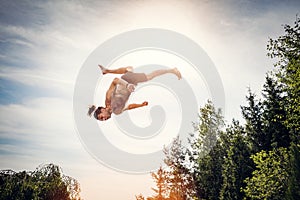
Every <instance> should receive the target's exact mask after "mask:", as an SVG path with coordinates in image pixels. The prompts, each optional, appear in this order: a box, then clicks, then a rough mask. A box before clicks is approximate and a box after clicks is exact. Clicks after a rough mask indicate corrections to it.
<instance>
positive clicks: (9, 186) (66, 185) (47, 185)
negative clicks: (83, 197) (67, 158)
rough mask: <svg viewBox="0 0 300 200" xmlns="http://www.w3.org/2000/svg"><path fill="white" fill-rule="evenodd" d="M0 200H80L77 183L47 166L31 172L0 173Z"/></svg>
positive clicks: (57, 169)
mask: <svg viewBox="0 0 300 200" xmlns="http://www.w3.org/2000/svg"><path fill="white" fill-rule="evenodd" d="M0 191H1V193H0V199H34V200H38V199H43V200H54V199H60V200H80V196H79V193H80V186H79V183H78V182H77V181H76V180H75V179H73V178H71V177H68V176H65V175H63V174H62V171H61V169H60V168H59V167H58V166H57V165H53V164H49V165H43V166H40V167H39V168H37V169H36V170H35V171H33V172H26V171H23V172H14V171H12V170H2V171H0Z"/></svg>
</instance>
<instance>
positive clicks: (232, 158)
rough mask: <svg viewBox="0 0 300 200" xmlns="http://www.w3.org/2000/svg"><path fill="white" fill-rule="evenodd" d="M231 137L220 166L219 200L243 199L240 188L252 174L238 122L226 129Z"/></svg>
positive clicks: (247, 151) (248, 154)
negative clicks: (221, 182) (221, 179)
mask: <svg viewBox="0 0 300 200" xmlns="http://www.w3.org/2000/svg"><path fill="white" fill-rule="evenodd" d="M226 133H229V134H230V135H231V138H230V145H229V148H228V149H227V154H226V156H225V159H224V163H223V165H222V177H223V184H222V189H221V192H220V199H221V200H224V199H232V200H233V199H234V200H240V199H243V197H244V193H243V192H242V191H241V189H240V188H241V187H243V186H245V184H244V183H243V181H244V179H245V178H247V177H249V176H250V175H251V172H252V168H253V163H252V161H251V160H250V148H249V146H248V144H247V141H246V140H245V130H244V128H243V127H242V126H240V125H239V123H238V121H233V125H232V126H231V127H230V128H228V129H227V131H226Z"/></svg>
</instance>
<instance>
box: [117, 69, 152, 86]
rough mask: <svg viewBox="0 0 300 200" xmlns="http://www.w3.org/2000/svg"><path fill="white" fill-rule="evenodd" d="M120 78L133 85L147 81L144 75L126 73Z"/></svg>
mask: <svg viewBox="0 0 300 200" xmlns="http://www.w3.org/2000/svg"><path fill="white" fill-rule="evenodd" d="M121 78H122V79H123V80H125V81H127V82H128V83H131V84H134V85H137V84H138V83H142V82H146V81H147V76H146V74H144V73H134V72H126V73H125V74H124V75H123V76H121Z"/></svg>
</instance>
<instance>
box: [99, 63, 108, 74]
mask: <svg viewBox="0 0 300 200" xmlns="http://www.w3.org/2000/svg"><path fill="white" fill-rule="evenodd" d="M98 66H99V68H100V69H101V71H102V74H103V75H104V74H107V73H108V72H107V69H106V68H105V67H103V66H102V65H98Z"/></svg>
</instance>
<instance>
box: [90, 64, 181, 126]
mask: <svg viewBox="0 0 300 200" xmlns="http://www.w3.org/2000/svg"><path fill="white" fill-rule="evenodd" d="M99 67H100V69H101V71H102V73H103V75H105V74H109V73H110V74H123V75H122V76H121V78H114V80H113V81H112V83H111V84H110V87H109V89H108V90H107V92H106V99H105V107H98V108H97V109H96V106H94V105H93V106H91V107H90V108H89V111H88V115H89V116H91V115H92V113H93V112H94V111H95V109H96V111H95V112H94V117H95V118H96V119H97V120H100V121H105V120H108V119H109V118H110V117H111V115H112V113H113V114H116V115H119V114H121V113H122V112H123V111H126V110H131V109H135V108H139V107H143V106H147V105H148V102H147V101H145V102H143V103H141V104H135V103H134V104H129V105H127V106H126V103H127V101H128V99H129V96H130V94H131V93H132V92H133V91H134V89H135V87H136V86H137V84H138V83H142V82H146V81H149V80H152V79H153V78H155V77H157V76H161V75H164V74H168V73H170V74H174V75H176V76H177V78H178V80H180V79H181V74H180V72H179V71H178V69H177V68H173V69H160V70H156V71H153V72H151V73H149V74H145V73H134V72H133V68H132V67H130V66H129V67H122V68H118V69H107V68H105V67H103V66H102V65H99Z"/></svg>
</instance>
